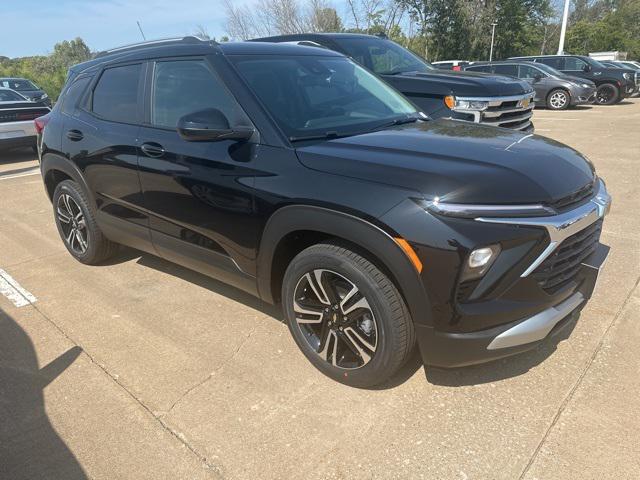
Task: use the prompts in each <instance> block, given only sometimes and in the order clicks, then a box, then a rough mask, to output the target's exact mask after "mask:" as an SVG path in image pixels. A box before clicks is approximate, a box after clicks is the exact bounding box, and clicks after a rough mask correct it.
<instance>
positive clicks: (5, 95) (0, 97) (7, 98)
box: [0, 90, 25, 102]
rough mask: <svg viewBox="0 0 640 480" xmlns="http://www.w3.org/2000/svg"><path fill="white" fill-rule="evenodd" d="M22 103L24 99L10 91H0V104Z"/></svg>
mask: <svg viewBox="0 0 640 480" xmlns="http://www.w3.org/2000/svg"><path fill="white" fill-rule="evenodd" d="M16 101H18V102H24V101H25V99H24V98H22V97H21V96H20V95H18V94H17V93H16V92H12V91H11V90H0V102H16Z"/></svg>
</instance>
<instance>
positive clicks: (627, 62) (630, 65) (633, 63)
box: [618, 60, 640, 70]
mask: <svg viewBox="0 0 640 480" xmlns="http://www.w3.org/2000/svg"><path fill="white" fill-rule="evenodd" d="M618 63H619V64H621V65H624V66H625V67H627V68H632V69H634V70H640V62H636V61H634V60H619V61H618Z"/></svg>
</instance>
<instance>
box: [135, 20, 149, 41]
mask: <svg viewBox="0 0 640 480" xmlns="http://www.w3.org/2000/svg"><path fill="white" fill-rule="evenodd" d="M136 23H137V24H138V28H139V29H140V35H142V39H143V40H144V41H145V42H146V41H147V37H145V36H144V32H143V31H142V26H141V25H140V20H136Z"/></svg>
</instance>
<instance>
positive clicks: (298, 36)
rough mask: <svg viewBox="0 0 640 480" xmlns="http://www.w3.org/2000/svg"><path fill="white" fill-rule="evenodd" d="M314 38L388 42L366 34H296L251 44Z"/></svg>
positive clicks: (265, 39) (258, 39) (256, 39)
mask: <svg viewBox="0 0 640 480" xmlns="http://www.w3.org/2000/svg"><path fill="white" fill-rule="evenodd" d="M314 38H316V39H318V40H320V39H322V38H332V39H333V38H336V39H338V38H368V39H372V38H377V39H379V40H386V38H385V37H380V36H378V35H367V34H366V33H294V34H291V35H276V36H273V37H262V38H254V39H252V40H249V42H295V41H301V40H313V39H314Z"/></svg>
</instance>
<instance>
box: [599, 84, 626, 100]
mask: <svg viewBox="0 0 640 480" xmlns="http://www.w3.org/2000/svg"><path fill="white" fill-rule="evenodd" d="M620 99H621V97H620V91H619V90H618V87H616V86H615V85H613V84H612V83H603V84H602V85H600V86H599V87H598V90H597V91H596V102H595V103H596V104H598V105H613V104H614V103H617V102H618V100H620Z"/></svg>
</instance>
